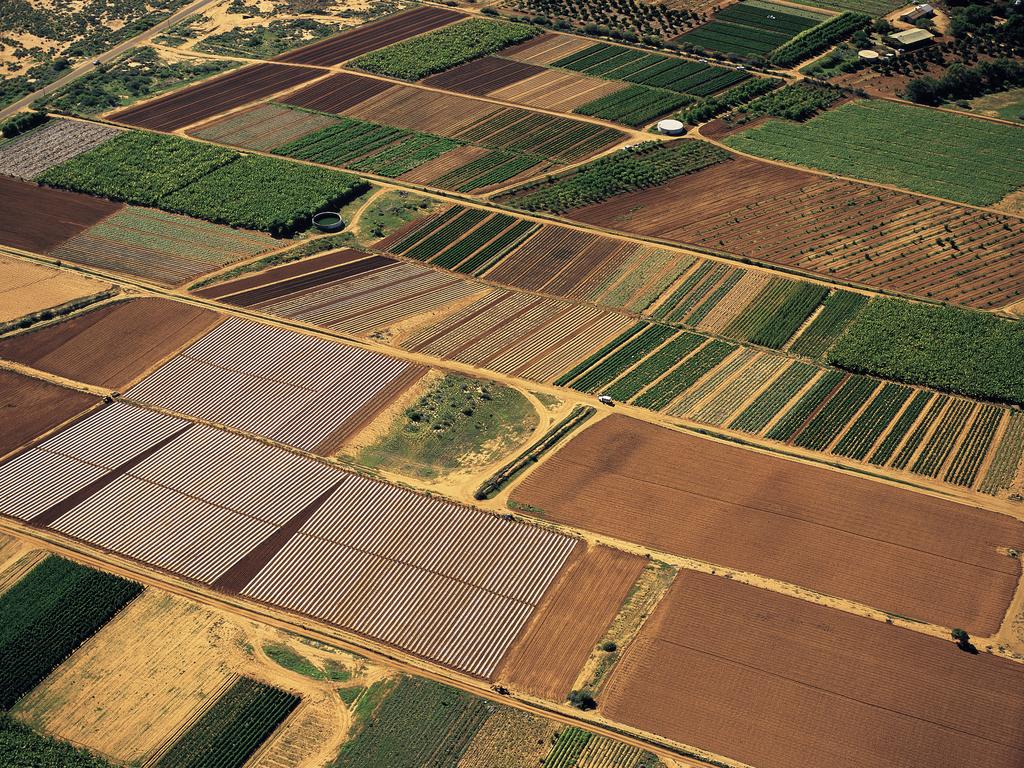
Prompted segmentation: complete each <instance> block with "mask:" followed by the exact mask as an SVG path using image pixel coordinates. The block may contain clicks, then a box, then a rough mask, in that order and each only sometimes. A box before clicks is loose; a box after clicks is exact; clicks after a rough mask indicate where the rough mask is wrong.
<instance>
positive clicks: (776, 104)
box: [742, 82, 843, 120]
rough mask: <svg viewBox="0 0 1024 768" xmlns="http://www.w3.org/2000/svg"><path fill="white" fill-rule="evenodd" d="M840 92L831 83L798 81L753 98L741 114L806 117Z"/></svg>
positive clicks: (835, 100) (804, 118) (836, 97)
mask: <svg viewBox="0 0 1024 768" xmlns="http://www.w3.org/2000/svg"><path fill="white" fill-rule="evenodd" d="M842 96H843V92H842V91H841V90H840V89H839V88H836V87H835V86H831V85H821V84H819V83H808V82H800V83H793V84H792V85H787V86H786V87H785V88H780V89H779V90H777V91H775V92H774V93H768V94H765V95H764V96H761V97H760V98H757V99H754V100H753V101H752V102H750V103H749V104H748V105H747V106H745V107H743V109H742V112H743V115H744V117H746V118H748V119H750V118H754V117H781V118H784V119H786V120H808V119H810V118H812V117H814V116H815V115H816V114H818V113H819V112H821V111H822V110H825V109H828V108H829V107H831V106H832V105H833V104H834V103H835V102H837V101H839V99H841V98H842Z"/></svg>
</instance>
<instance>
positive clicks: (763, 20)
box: [715, 2, 825, 35]
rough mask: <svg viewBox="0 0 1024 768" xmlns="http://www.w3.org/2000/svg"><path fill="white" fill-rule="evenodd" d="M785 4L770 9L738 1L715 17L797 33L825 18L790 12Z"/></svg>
mask: <svg viewBox="0 0 1024 768" xmlns="http://www.w3.org/2000/svg"><path fill="white" fill-rule="evenodd" d="M788 10H789V9H787V8H785V7H784V6H778V5H776V6H774V7H773V8H771V10H770V11H769V10H768V9H766V8H764V7H763V6H760V5H754V4H748V3H742V2H741V3H736V4H734V5H729V6H726V7H725V8H723V9H722V10H720V11H719V12H718V13H716V14H715V19H718V20H721V21H728V22H732V23H733V24H743V25H744V26H748V27H754V28H756V29H767V30H771V31H773V32H778V33H779V34H785V35H796V34H799V33H800V32H802V31H804V30H806V29H810V28H812V27H814V26H815V24H816V23H817V22H818V21H820V20H821V19H824V18H825V16H824V15H816V16H815V17H811V15H810V14H808V15H804V14H798V13H790V12H788Z"/></svg>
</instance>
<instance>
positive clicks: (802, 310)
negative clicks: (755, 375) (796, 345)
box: [726, 280, 828, 349]
mask: <svg viewBox="0 0 1024 768" xmlns="http://www.w3.org/2000/svg"><path fill="white" fill-rule="evenodd" d="M827 294H828V289H827V288H825V287H823V286H820V285H816V284H814V283H802V282H796V281H792V280H779V281H778V282H776V281H773V283H770V284H769V286H768V287H767V288H766V289H765V290H764V292H763V293H762V295H761V296H760V297H759V298H758V299H757V300H755V301H754V303H753V304H751V306H750V307H749V308H748V309H747V310H746V311H745V312H744V313H743V314H742V315H740V317H738V318H737V319H736V320H735V321H734V322H733V323H732V324H731V325H730V326H729V328H728V329H727V330H726V335H731V336H735V337H736V338H738V339H742V340H746V341H750V342H751V343H753V344H760V345H761V346H764V347H772V348H774V349H778V348H780V347H781V346H782V345H783V344H785V343H786V342H787V341H788V340H789V339H790V337H792V335H793V334H794V333H796V332H797V330H799V328H800V326H802V325H803V324H804V323H805V322H806V321H807V318H808V317H810V316H811V313H813V312H814V310H815V309H816V308H817V307H818V305H819V304H821V301H822V299H824V298H825V296H826V295H827Z"/></svg>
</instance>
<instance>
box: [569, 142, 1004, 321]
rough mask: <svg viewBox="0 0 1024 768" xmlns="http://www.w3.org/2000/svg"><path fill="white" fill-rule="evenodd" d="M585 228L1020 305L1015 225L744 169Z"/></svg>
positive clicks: (939, 205)
mask: <svg viewBox="0 0 1024 768" xmlns="http://www.w3.org/2000/svg"><path fill="white" fill-rule="evenodd" d="M569 216H570V217H571V218H573V219H576V220H578V221H582V222H586V223H590V224H596V225H598V226H603V227H610V228H613V229H617V230H620V231H623V232H629V233H632V234H637V235H644V236H653V237H657V238H661V239H664V240H671V241H675V242H678V243H681V244H684V245H696V246H699V247H703V248H706V249H709V250H712V251H717V252H724V253H729V254H733V255H736V256H741V257H744V258H750V259H755V260H758V261H764V262H769V263H772V264H781V265H783V266H788V267H796V268H798V269H801V270H805V271H807V272H810V273H815V274H819V275H823V276H825V277H828V278H830V279H840V280H847V281H849V282H851V283H857V284H860V285H864V286H869V287H876V288H884V289H889V290H893V291H899V292H901V293H906V294H911V295H915V296H927V297H931V298H935V299H938V300H942V301H949V302H953V303H957V304H963V305H965V306H971V307H978V308H985V309H987V308H992V307H1000V306H1004V305H1006V304H1009V303H1011V302H1013V301H1015V300H1017V299H1019V295H1018V294H1019V292H1020V286H1021V281H1022V280H1024V267H1022V266H1021V261H1020V258H1019V254H1020V252H1021V249H1022V248H1024V223H1022V222H1021V220H1020V219H1017V218H1014V217H1012V216H1001V215H998V214H994V213H986V212H984V211H976V210H973V209H971V208H966V207H963V206H959V205H954V204H952V203H946V202H941V201H938V200H929V199H927V198H923V197H917V196H915V195H911V194H906V193H903V192H894V191H891V190H888V189H879V188H877V187H872V186H869V185H866V184H857V183H855V182H850V181H840V180H838V179H831V178H829V177H826V176H820V175H817V174H811V173H806V172H804V171H799V170H794V169H791V168H784V167H781V166H778V165H773V164H771V163H766V162H761V161H759V160H751V159H748V158H745V157H734V158H733V159H732V160H730V161H728V162H723V163H717V164H716V165H713V166H710V167H708V168H705V169H704V170H701V171H698V172H696V173H691V174H688V175H686V176H679V177H677V178H675V179H672V180H671V181H668V182H666V183H665V184H662V185H661V186H658V187H652V188H650V189H644V190H641V191H639V192H631V193H629V194H625V195H619V196H617V197H613V198H611V199H610V200H606V201H604V202H602V203H597V204H595V205H590V206H587V207H584V208H580V209H577V210H575V211H573V212H571V213H570V214H569Z"/></svg>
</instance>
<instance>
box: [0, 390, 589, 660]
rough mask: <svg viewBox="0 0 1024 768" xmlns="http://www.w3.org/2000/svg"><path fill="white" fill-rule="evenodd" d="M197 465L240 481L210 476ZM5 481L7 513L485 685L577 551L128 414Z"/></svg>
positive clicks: (448, 506)
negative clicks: (199, 460) (41, 479)
mask: <svg viewBox="0 0 1024 768" xmlns="http://www.w3.org/2000/svg"><path fill="white" fill-rule="evenodd" d="M197 455H201V456H204V457H207V459H206V461H207V467H208V468H214V467H216V466H217V465H219V466H221V467H224V466H233V467H236V468H239V470H240V471H236V472H235V473H232V474H231V476H230V478H229V480H230V481H227V480H226V478H227V476H226V475H224V474H223V472H222V471H217V470H216V469H213V471H200V472H197V471H196V467H195V465H194V462H193V458H194V457H195V456H197ZM186 468H188V469H187V470H186ZM40 473H43V474H45V475H46V476H47V477H48V478H49V484H48V485H47V487H46V488H47V490H46V491H45V492H40V489H39V486H38V484H37V483H35V482H34V481H33V479H32V478H34V477H37V476H39V474H40ZM0 476H2V477H3V479H2V480H0V486H2V487H3V489H4V491H3V496H4V498H3V500H2V503H3V507H4V510H5V512H6V513H7V514H8V515H10V516H13V517H16V518H18V519H21V520H24V521H27V522H28V523H30V524H31V525H34V526H36V527H49V528H51V529H52V530H55V531H59V532H60V533H63V534H64V535H67V536H70V537H72V538H76V539H80V540H83V541H85V542H88V543H90V544H92V545H94V546H98V547H101V548H103V549H106V550H109V551H112V552H116V553H118V554H121V555H125V556H128V557H131V558H133V559H135V560H139V561H142V562H144V563H147V564H148V565H150V566H155V567H157V568H161V569H164V570H167V571H170V572H172V573H175V574H178V575H180V576H184V577H186V578H190V579H194V580H196V581H199V582H201V583H204V584H208V585H212V586H213V587H214V588H216V589H221V590H226V591H229V592H233V593H240V594H242V595H244V596H245V597H248V598H251V599H253V600H257V601H259V602H263V603H268V604H272V605H276V606H278V607H280V608H284V609H286V610H289V611H294V612H297V613H301V614H304V615H307V616H312V617H314V618H316V619H319V620H322V621H325V622H328V623H331V624H335V625H338V626H341V627H343V628H346V629H348V630H350V631H354V632H358V633H361V634H365V635H367V636H369V637H371V638H374V639H376V640H378V641H380V642H384V643H388V644H391V645H395V646H397V647H399V648H402V649H404V650H405V651H407V652H409V653H412V654H415V655H418V656H421V657H425V658H427V659H430V660H433V661H435V662H437V663H440V664H446V665H449V666H452V667H455V668H457V669H460V670H463V671H466V672H469V673H470V674H474V675H477V676H480V677H487V676H489V675H490V674H491V673H492V672H493V670H494V668H495V667H496V665H497V664H498V662H499V661H500V660H501V658H502V656H503V655H504V653H505V651H506V650H507V648H508V647H509V646H510V645H511V643H512V642H513V640H514V639H515V637H516V635H517V633H518V631H519V630H520V628H521V627H522V626H523V625H524V624H525V623H526V622H527V621H528V620H529V617H530V615H531V614H532V612H533V610H534V609H535V608H536V606H537V605H538V604H539V603H540V602H541V600H542V598H543V597H544V594H545V592H546V591H547V588H548V586H549V585H550V584H551V583H552V581H554V580H555V579H556V578H557V577H558V574H559V572H560V570H561V567H562V565H563V563H564V562H565V560H566V559H567V558H568V557H569V556H570V555H571V553H572V550H573V549H574V548H575V547H576V546H577V544H578V542H577V541H576V540H575V539H572V538H569V537H567V536H563V535H561V534H557V533H554V532H551V531H547V530H543V529H540V528H536V527H533V526H530V525H526V524H523V523H518V522H513V521H510V520H505V519H502V518H499V517H497V516H493V515H489V514H486V513H482V512H478V511H475V510H472V509H469V508H467V507H461V506H458V505H456V504H453V503H449V502H444V501H440V500H435V499H433V498H430V497H427V496H421V495H419V494H416V493H414V492H412V491H407V490H404V489H401V488H398V487H395V486H390V485H387V484H385V483H382V482H379V481H375V480H369V479H366V478H363V477H360V476H358V475H353V474H351V473H349V472H346V471H344V470H341V469H339V468H337V467H336V466H334V465H331V464H327V463H322V462H319V461H316V460H314V459H310V458H305V457H302V456H298V455H295V454H293V453H290V452H288V451H285V450H283V449H281V448H277V447H274V446H270V445H267V444H264V443H261V442H256V441H254V440H251V439H249V438H245V437H242V436H239V435H235V434H231V433H228V432H223V431H220V430H218V429H215V428H213V427H209V426H205V425H200V424H195V423H194V422H188V421H184V420H182V419H179V418H175V417H172V416H168V415H163V414H159V413H156V412H152V411H147V410H144V409H141V408H138V407H136V406H131V405H127V404H123V403H116V404H114V405H110V406H107V407H106V408H104V409H102V410H101V411H99V412H98V413H96V414H94V415H93V416H91V417H90V418H89V419H86V420H84V421H81V422H78V423H77V424H76V425H74V426H73V427H71V428H69V429H67V430H65V431H63V432H61V433H59V434H58V435H56V436H54V437H52V438H50V439H49V440H47V441H44V442H43V443H40V444H39V445H37V446H35V447H34V448H32V449H31V450H29V451H27V452H25V453H22V454H20V455H19V456H18V457H16V458H15V459H13V460H11V461H9V462H7V463H6V464H4V465H2V467H0ZM282 488H287V489H288V493H287V496H282V494H281V489H282ZM68 493H71V494H72V495H71V496H70V497H68V495H67V494H68ZM271 501H273V503H270V502H271ZM385 531H387V532H388V533H387V535H384V532H385ZM467 551H473V552H477V553H478V554H479V558H474V559H473V560H466V559H465V558H464V557H463V555H462V554H461V553H463V552H467ZM482 563H486V564H487V565H486V566H483V567H481V564H482ZM339 573H344V574H345V578H344V579H338V578H336V577H337V575H338V574H339ZM327 584H329V585H330V588H329V589H327V590H324V588H323V587H324V585H327ZM367 595H373V597H374V599H373V601H372V602H366V601H364V600H363V599H361V597H365V596H367ZM396 614H397V615H402V616H403V621H402V622H399V623H397V624H396V623H394V622H393V621H392V619H393V617H394V616H395V615H396ZM484 616H486V617H487V620H486V621H484V620H483V617H484Z"/></svg>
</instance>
